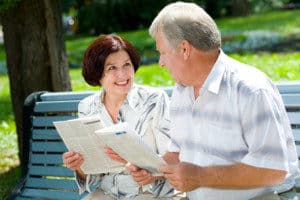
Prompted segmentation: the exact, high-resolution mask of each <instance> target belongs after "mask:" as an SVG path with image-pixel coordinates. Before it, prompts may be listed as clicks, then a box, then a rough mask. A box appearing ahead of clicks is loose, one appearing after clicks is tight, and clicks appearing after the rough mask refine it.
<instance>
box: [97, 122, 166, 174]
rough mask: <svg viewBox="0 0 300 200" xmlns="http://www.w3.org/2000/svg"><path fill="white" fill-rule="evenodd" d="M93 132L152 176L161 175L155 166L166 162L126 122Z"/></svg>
mask: <svg viewBox="0 0 300 200" xmlns="http://www.w3.org/2000/svg"><path fill="white" fill-rule="evenodd" d="M95 133H96V134H97V136H98V137H99V138H101V140H102V141H103V142H104V143H105V144H106V145H107V146H109V147H110V148H112V149H113V150H114V151H115V152H117V153H118V154H119V155H120V156H121V157H122V158H124V159H125V160H127V161H128V162H130V163H131V164H133V165H136V166H138V167H140V168H142V169H146V170H148V171H150V172H151V173H152V174H153V175H154V176H160V175H162V174H161V173H160V172H158V171H157V168H158V167H159V166H160V165H163V164H166V162H165V161H164V160H163V159H162V158H161V157H160V156H159V155H158V154H156V153H155V152H154V151H153V150H152V149H151V148H150V147H149V146H148V145H147V144H145V143H144V142H143V140H142V139H141V137H140V136H139V135H138V134H137V133H136V132H135V131H134V130H133V129H131V128H130V127H129V125H128V123H126V122H123V123H119V124H115V125H113V126H110V127H106V128H103V129H99V130H97V131H96V132H95Z"/></svg>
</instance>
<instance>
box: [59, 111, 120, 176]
mask: <svg viewBox="0 0 300 200" xmlns="http://www.w3.org/2000/svg"><path fill="white" fill-rule="evenodd" d="M53 124H54V126H55V128H56V130H57V131H58V133H59V134H60V136H61V138H62V140H63V141H64V143H65V145H66V147H67V148H68V150H70V151H74V152H78V153H80V154H81V155H82V156H83V158H84V163H83V165H82V167H81V169H82V171H83V172H84V173H85V174H98V173H107V172H119V171H122V170H124V169H125V168H124V165H122V164H121V163H120V162H117V161H114V160H112V159H110V158H109V157H108V156H107V155H106V154H105V152H104V147H105V146H106V144H105V143H104V142H103V141H102V140H101V139H99V138H98V137H97V135H96V134H95V131H96V130H98V129H101V128H103V127H104V125H103V124H102V122H101V120H100V118H99V117H83V118H77V119H72V120H66V121H57V122H53Z"/></svg>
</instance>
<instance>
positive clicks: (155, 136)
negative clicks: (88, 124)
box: [76, 85, 173, 199]
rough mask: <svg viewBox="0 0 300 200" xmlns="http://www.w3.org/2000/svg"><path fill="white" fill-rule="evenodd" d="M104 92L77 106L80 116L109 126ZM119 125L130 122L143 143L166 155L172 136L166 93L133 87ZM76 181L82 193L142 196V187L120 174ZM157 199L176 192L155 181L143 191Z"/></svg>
mask: <svg viewBox="0 0 300 200" xmlns="http://www.w3.org/2000/svg"><path fill="white" fill-rule="evenodd" d="M103 94H104V92H103V90H101V91H99V92H96V93H95V94H93V95H91V96H89V97H87V98H85V99H83V100H82V101H81V102H80V103H79V106H78V111H79V116H80V117H82V116H93V115H98V116H99V117H100V119H101V121H102V122H103V123H104V124H105V125H106V126H110V125H112V124H113V121H112V119H111V117H110V115H109V114H108V112H107V110H106V108H105V106H104V104H103V103H102V102H103ZM118 121H119V122H128V124H129V126H130V128H132V129H134V130H135V131H136V132H137V133H138V134H139V135H140V137H141V138H142V139H143V141H144V142H145V143H146V144H147V145H148V146H149V147H151V148H152V149H153V150H154V151H155V152H157V153H158V154H161V155H162V154H164V153H165V152H166V150H167V145H168V142H169V139H170V136H169V126H170V120H169V98H168V96H167V94H166V93H165V92H164V91H163V90H159V89H157V88H151V87H146V86H138V85H134V86H132V88H131V90H130V92H129V93H128V95H127V97H126V99H125V101H124V104H123V105H122V106H121V108H120V111H119V116H118ZM76 178H77V182H78V185H79V189H80V193H82V192H84V191H89V192H90V191H91V190H93V189H95V188H100V189H102V190H103V191H104V192H105V193H106V194H109V195H111V196H114V197H115V198H117V199H123V198H124V199H126V198H131V197H134V196H135V195H137V194H138V193H139V185H138V184H137V183H136V182H135V181H134V180H133V178H132V176H131V175H130V174H129V173H128V172H127V171H123V172H120V173H109V174H97V175H88V176H87V179H86V181H83V180H80V178H79V177H76ZM145 190H146V191H149V192H151V193H152V194H153V195H154V196H170V195H172V193H173V189H172V187H171V186H170V184H168V183H167V182H165V181H156V182H155V183H154V184H152V185H147V186H146V187H143V191H145Z"/></svg>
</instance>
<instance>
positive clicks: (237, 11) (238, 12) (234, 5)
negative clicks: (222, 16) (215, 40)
mask: <svg viewBox="0 0 300 200" xmlns="http://www.w3.org/2000/svg"><path fill="white" fill-rule="evenodd" d="M250 12H251V5H250V3H249V0H232V1H231V13H232V15H233V16H246V15H249V14H250Z"/></svg>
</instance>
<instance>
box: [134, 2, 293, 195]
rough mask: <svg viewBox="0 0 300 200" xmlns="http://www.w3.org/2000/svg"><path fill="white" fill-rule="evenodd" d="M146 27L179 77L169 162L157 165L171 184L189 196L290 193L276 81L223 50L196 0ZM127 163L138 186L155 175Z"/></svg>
mask: <svg viewBox="0 0 300 200" xmlns="http://www.w3.org/2000/svg"><path fill="white" fill-rule="evenodd" d="M149 32H150V35H151V36H152V37H153V38H155V40H156V46H157V50H158V51H159V53H160V59H159V64H160V65H161V66H164V67H166V68H167V69H168V70H169V71H170V74H171V75H172V77H173V78H174V80H175V81H176V83H177V84H176V86H175V88H174V91H173V96H172V100H171V110H170V115H171V130H170V131H171V132H170V133H171V139H172V140H171V143H170V145H169V148H168V151H169V152H168V153H166V154H165V155H164V159H165V160H166V161H167V163H168V165H165V166H161V167H160V168H159V170H160V171H161V172H163V173H164V177H165V178H166V179H167V180H168V181H169V183H171V184H172V185H173V186H174V187H175V188H176V189H178V190H180V191H186V192H187V197H188V198H189V199H192V200H199V199H204V200H208V199H212V200H215V199H216V200H217V199H218V200H219V199H234V200H236V199H238V200H240V199H266V198H268V199H280V198H283V199H284V198H286V199H289V198H290V199H292V198H293V197H294V196H295V192H293V187H294V184H295V178H296V177H297V176H298V175H299V169H298V157H297V153H296V148H295V144H294V142H293V135H292V132H291V128H290V125H289V124H290V123H289V120H288V117H287V114H286V112H285V108H284V104H283V102H282V99H281V96H280V94H279V92H278V91H277V88H276V86H274V84H273V83H272V82H271V81H270V79H269V78H268V77H266V75H265V74H263V73H262V72H261V71H259V70H257V69H255V68H254V67H251V66H247V65H245V64H242V63H240V62H238V61H236V60H233V59H231V58H229V57H228V56H227V55H226V54H225V53H224V52H223V51H222V50H221V36H220V32H219V30H218V28H217V26H216V24H215V22H214V20H213V19H212V18H211V17H210V16H209V15H208V14H207V13H206V12H205V11H204V10H203V9H202V8H201V7H199V6H197V5H196V4H193V3H183V2H177V3H172V4H169V5H167V6H166V7H165V8H163V9H162V10H161V11H160V13H159V14H158V15H157V17H156V18H155V19H154V21H153V22H152V25H151V27H150V29H149ZM129 169H130V170H131V171H132V173H133V174H134V177H135V180H136V181H137V182H139V183H140V184H141V185H143V184H147V183H149V182H151V180H152V181H153V178H151V175H149V173H145V170H139V169H136V168H135V169H134V167H132V168H130V167H129Z"/></svg>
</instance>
